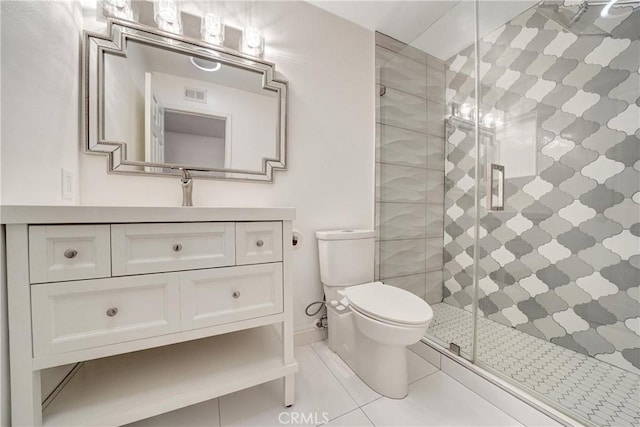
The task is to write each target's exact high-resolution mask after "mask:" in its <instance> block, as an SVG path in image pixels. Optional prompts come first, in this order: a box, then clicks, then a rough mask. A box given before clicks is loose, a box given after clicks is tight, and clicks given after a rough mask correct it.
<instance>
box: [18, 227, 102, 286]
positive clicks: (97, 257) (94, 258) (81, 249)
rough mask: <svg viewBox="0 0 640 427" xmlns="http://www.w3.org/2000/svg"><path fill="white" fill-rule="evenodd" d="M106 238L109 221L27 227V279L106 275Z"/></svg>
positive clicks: (42, 281) (35, 281)
mask: <svg viewBox="0 0 640 427" xmlns="http://www.w3.org/2000/svg"><path fill="white" fill-rule="evenodd" d="M109 241H110V238H109V225H35V226H31V227H29V278H30V282H31V283H44V282H60V281H66V280H78V279H93V278H98V277H109V276H110V275H111V258H110V257H111V249H110V247H109V246H110V243H109Z"/></svg>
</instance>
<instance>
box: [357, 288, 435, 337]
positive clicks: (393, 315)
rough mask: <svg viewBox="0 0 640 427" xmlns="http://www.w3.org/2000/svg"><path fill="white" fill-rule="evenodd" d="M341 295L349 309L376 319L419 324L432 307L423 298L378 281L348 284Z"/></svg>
mask: <svg viewBox="0 0 640 427" xmlns="http://www.w3.org/2000/svg"><path fill="white" fill-rule="evenodd" d="M344 295H345V296H346V297H347V299H348V300H349V304H350V305H351V306H352V308H353V309H355V310H357V311H358V312H360V313H362V314H364V315H366V316H369V317H371V318H373V319H375V320H378V321H380V322H384V323H389V324H393V325H398V326H407V327H420V326H424V325H426V324H428V323H429V322H430V321H431V319H432V318H433V310H431V307H430V306H429V304H427V303H426V301H424V300H423V299H421V298H420V297H418V296H416V295H414V294H412V293H411V292H408V291H405V290H404V289H400V288H396V287H394V286H388V285H385V284H384V283H382V282H372V283H367V284H364V285H357V286H350V287H348V288H346V289H345V290H344Z"/></svg>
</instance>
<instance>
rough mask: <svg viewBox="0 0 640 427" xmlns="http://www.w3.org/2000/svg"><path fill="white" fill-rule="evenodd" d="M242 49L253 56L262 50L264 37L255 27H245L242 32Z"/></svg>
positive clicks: (259, 53)
mask: <svg viewBox="0 0 640 427" xmlns="http://www.w3.org/2000/svg"><path fill="white" fill-rule="evenodd" d="M242 51H243V52H244V53H248V54H249V55H254V56H259V55H261V54H262V52H264V37H263V36H262V34H261V33H260V31H259V30H258V29H257V28H256V27H247V28H245V30H244V31H243V32H242Z"/></svg>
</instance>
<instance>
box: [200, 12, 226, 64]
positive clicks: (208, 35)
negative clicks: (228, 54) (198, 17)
mask: <svg viewBox="0 0 640 427" xmlns="http://www.w3.org/2000/svg"><path fill="white" fill-rule="evenodd" d="M200 34H201V35H202V40H204V41H205V42H207V43H211V44H215V45H216V46H222V43H223V42H224V22H223V21H222V16H220V15H216V14H215V13H207V14H205V15H204V16H203V17H202V28H201V32H200ZM194 65H195V64H194Z"/></svg>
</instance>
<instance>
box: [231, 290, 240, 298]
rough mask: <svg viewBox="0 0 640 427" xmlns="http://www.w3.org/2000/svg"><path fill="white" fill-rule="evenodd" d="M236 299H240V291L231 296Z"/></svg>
mask: <svg viewBox="0 0 640 427" xmlns="http://www.w3.org/2000/svg"><path fill="white" fill-rule="evenodd" d="M231 295H232V296H233V297H234V298H236V299H238V298H240V291H233V293H232V294H231Z"/></svg>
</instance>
